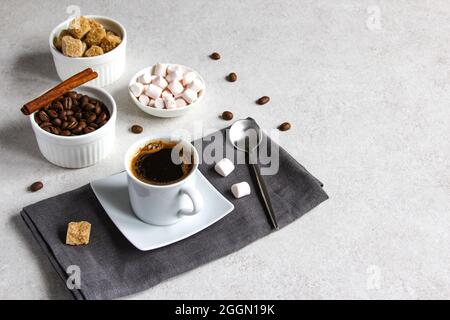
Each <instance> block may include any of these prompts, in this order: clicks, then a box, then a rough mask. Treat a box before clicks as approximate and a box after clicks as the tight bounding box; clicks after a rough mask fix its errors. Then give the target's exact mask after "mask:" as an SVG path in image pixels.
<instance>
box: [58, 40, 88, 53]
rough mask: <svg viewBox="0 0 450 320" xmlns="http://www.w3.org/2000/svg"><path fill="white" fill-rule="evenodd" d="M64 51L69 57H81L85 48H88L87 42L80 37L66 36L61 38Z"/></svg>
mask: <svg viewBox="0 0 450 320" xmlns="http://www.w3.org/2000/svg"><path fill="white" fill-rule="evenodd" d="M61 49H62V53H63V55H65V56H68V57H81V56H83V53H84V50H86V44H84V45H83V42H82V41H81V40H80V39H75V38H72V37H71V36H64V37H63V38H62V40H61Z"/></svg>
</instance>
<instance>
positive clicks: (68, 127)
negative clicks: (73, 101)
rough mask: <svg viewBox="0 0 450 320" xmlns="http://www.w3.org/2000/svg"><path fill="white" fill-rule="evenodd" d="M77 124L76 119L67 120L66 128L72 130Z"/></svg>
mask: <svg viewBox="0 0 450 320" xmlns="http://www.w3.org/2000/svg"><path fill="white" fill-rule="evenodd" d="M77 126H78V122H77V121H76V120H75V121H69V122H68V125H67V127H66V129H69V130H72V129H75V128H76V127H77Z"/></svg>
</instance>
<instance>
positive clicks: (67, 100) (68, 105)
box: [63, 97, 72, 110]
mask: <svg viewBox="0 0 450 320" xmlns="http://www.w3.org/2000/svg"><path fill="white" fill-rule="evenodd" d="M63 106H64V109H66V110H70V108H72V98H69V97H67V98H64V100H63Z"/></svg>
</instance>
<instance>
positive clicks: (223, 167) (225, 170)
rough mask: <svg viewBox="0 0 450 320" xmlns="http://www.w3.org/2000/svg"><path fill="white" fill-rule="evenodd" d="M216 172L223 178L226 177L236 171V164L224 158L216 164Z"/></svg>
mask: <svg viewBox="0 0 450 320" xmlns="http://www.w3.org/2000/svg"><path fill="white" fill-rule="evenodd" d="M214 170H216V172H217V173H218V174H220V175H221V176H222V177H226V176H227V175H229V174H230V173H231V172H233V170H234V164H233V162H231V160H230V159H227V158H224V159H222V160H220V161H219V162H217V163H216V165H215V166H214Z"/></svg>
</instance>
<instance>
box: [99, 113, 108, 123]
mask: <svg viewBox="0 0 450 320" xmlns="http://www.w3.org/2000/svg"><path fill="white" fill-rule="evenodd" d="M107 117H108V116H107V115H106V113H105V112H102V113H100V115H99V116H98V118H97V123H100V122H103V121H105V120H106V118H107Z"/></svg>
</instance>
